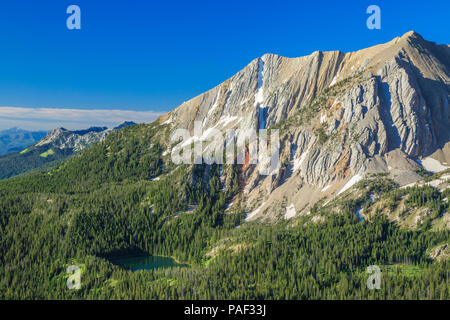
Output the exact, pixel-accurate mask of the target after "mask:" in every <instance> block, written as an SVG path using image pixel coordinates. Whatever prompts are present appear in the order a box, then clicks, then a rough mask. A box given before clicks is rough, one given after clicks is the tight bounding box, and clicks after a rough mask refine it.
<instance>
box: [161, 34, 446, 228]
mask: <svg viewBox="0 0 450 320" xmlns="http://www.w3.org/2000/svg"><path fill="white" fill-rule="evenodd" d="M449 100H450V50H449V47H448V46H447V45H437V44H435V43H433V42H428V41H425V40H424V39H423V38H422V37H421V36H420V35H418V34H417V33H415V32H408V33H407V34H405V35H403V36H402V37H398V38H395V39H394V40H392V41H390V42H388V43H386V44H381V45H377V46H374V47H371V48H368V49H364V50H360V51H357V52H350V53H342V52H339V51H333V52H319V51H317V52H314V53H313V54H311V55H309V56H306V57H300V58H285V57H281V56H278V55H274V54H266V55H264V56H262V57H261V58H258V59H255V60H253V61H252V62H251V63H250V64H249V65H248V66H247V67H245V68H244V69H243V70H241V71H240V72H238V73H237V74H236V75H235V76H233V77H232V78H230V79H228V80H227V81H225V82H223V83H222V84H220V85H218V86H217V87H215V88H213V89H211V90H209V91H208V92H206V93H204V94H202V95H200V96H197V97H195V98H193V99H192V100H189V101H187V102H185V103H183V104H182V105H181V106H180V107H178V108H177V109H175V110H174V111H172V112H170V113H169V114H168V115H167V116H166V117H165V118H164V120H165V121H164V122H163V121H162V120H161V124H165V125H170V126H171V129H176V128H183V129H188V130H191V131H192V130H193V127H194V121H199V122H201V123H202V128H203V131H206V130H207V129H210V128H215V129H219V130H221V131H222V132H225V131H226V130H227V129H230V128H233V129H239V128H245V129H248V128H254V129H279V135H280V161H279V163H278V168H277V170H276V171H275V173H274V174H273V175H270V176H261V175H260V174H259V172H258V170H255V166H254V165H253V166H252V165H250V166H244V167H243V168H242V171H243V172H242V176H243V177H244V180H245V188H243V190H242V193H243V195H244V196H245V206H246V208H247V210H248V212H249V217H250V219H249V220H252V219H258V218H262V219H266V220H276V219H278V218H283V217H284V218H291V217H294V216H296V215H300V214H306V213H308V212H309V209H310V207H311V206H312V205H313V204H314V203H316V202H317V201H318V200H320V199H322V198H324V197H328V198H330V197H332V196H334V195H337V194H339V193H342V192H344V191H346V190H348V189H349V188H351V186H352V185H353V184H355V183H356V182H358V181H359V180H360V179H362V178H363V177H364V175H365V174H367V173H369V172H386V173H389V174H390V176H391V178H393V179H394V180H396V181H397V182H399V183H400V184H402V185H405V184H408V183H412V182H414V181H416V180H418V179H419V178H420V176H419V175H418V174H417V173H415V171H416V170H417V169H419V168H421V164H420V163H422V161H421V160H423V159H427V158H428V157H430V156H431V157H432V158H434V160H433V161H440V164H441V165H442V167H443V168H445V167H446V166H448V165H449V164H450V144H449V142H450V113H449ZM257 166H258V165H256V167H257ZM267 209H270V210H267Z"/></svg>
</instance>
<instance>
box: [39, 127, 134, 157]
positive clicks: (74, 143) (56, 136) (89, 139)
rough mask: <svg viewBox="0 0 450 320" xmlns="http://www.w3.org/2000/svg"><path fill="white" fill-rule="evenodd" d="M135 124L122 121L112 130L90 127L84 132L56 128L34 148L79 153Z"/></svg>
mask: <svg viewBox="0 0 450 320" xmlns="http://www.w3.org/2000/svg"><path fill="white" fill-rule="evenodd" d="M135 124H136V123H134V122H132V121H124V122H122V123H121V124H119V125H118V126H117V127H115V128H113V129H108V128H107V127H91V128H89V129H86V130H76V131H69V130H67V129H65V128H56V129H53V130H51V131H50V132H49V133H48V134H47V135H46V136H45V137H44V138H43V139H42V140H41V141H39V142H38V143H37V144H36V146H44V145H51V147H53V148H58V149H71V150H72V151H73V152H80V151H81V150H83V149H85V148H87V147H89V146H90V145H92V144H94V143H96V142H99V141H103V140H104V139H105V138H106V136H107V135H108V134H109V133H111V132H112V130H121V129H123V128H125V127H127V126H131V125H135Z"/></svg>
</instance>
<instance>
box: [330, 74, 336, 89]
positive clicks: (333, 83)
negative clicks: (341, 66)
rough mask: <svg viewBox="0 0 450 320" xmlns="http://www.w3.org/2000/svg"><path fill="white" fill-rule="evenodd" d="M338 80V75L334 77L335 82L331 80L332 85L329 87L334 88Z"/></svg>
mask: <svg viewBox="0 0 450 320" xmlns="http://www.w3.org/2000/svg"><path fill="white" fill-rule="evenodd" d="M336 79H337V75H336V76H334V78H333V80H331V83H330V85H329V87H332V86H334V85H335V84H336Z"/></svg>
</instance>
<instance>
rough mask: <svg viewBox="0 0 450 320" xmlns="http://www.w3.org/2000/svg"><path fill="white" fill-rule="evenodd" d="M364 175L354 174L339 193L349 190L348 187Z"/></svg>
mask: <svg viewBox="0 0 450 320" xmlns="http://www.w3.org/2000/svg"><path fill="white" fill-rule="evenodd" d="M362 178H363V177H362V176H361V175H360V174H356V175H354V176H353V177H352V178H351V179H350V180H349V181H348V182H347V183H346V184H345V186H344V187H343V188H342V189H341V191H339V192H338V195H339V194H341V193H342V192H345V191H347V190H348V189H350V188H351V187H352V186H353V185H354V184H356V183H358V182H359V181H360V180H361V179H362Z"/></svg>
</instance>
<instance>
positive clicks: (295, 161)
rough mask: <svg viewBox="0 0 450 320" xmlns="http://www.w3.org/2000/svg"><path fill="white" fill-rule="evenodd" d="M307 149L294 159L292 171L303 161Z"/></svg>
mask: <svg viewBox="0 0 450 320" xmlns="http://www.w3.org/2000/svg"><path fill="white" fill-rule="evenodd" d="M308 152H309V150H307V151H306V152H303V153H302V155H301V156H300V158H297V159H294V169H293V170H294V172H295V171H297V170H298V168H300V166H301V165H302V163H303V161H305V159H306V156H307V155H308Z"/></svg>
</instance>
